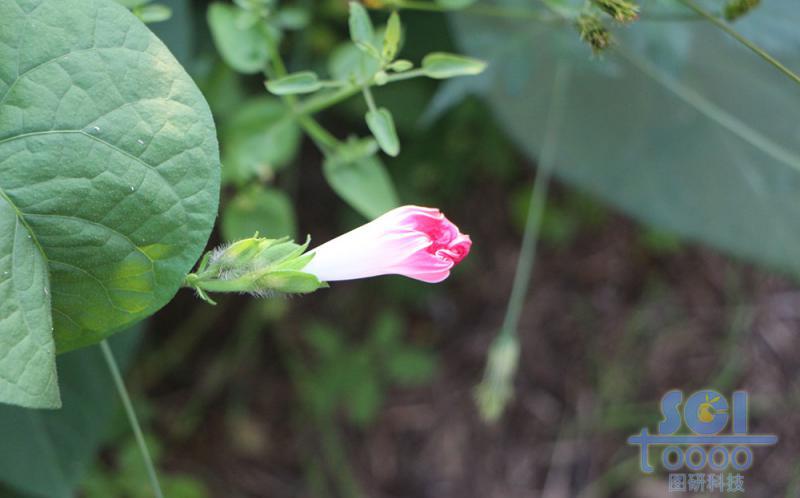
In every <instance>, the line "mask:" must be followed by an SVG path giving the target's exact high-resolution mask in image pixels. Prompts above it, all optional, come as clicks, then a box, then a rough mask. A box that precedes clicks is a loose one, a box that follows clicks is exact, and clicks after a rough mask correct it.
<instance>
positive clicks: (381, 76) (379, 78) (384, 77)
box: [374, 71, 389, 86]
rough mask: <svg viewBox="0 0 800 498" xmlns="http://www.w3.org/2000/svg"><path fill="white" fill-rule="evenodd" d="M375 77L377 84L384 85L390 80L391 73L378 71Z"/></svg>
mask: <svg viewBox="0 0 800 498" xmlns="http://www.w3.org/2000/svg"><path fill="white" fill-rule="evenodd" d="M374 79H375V84H376V85H378V86H383V85H385V84H386V83H388V82H389V75H388V74H386V71H378V72H377V73H375V76H374Z"/></svg>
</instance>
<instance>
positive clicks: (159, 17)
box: [133, 4, 172, 24]
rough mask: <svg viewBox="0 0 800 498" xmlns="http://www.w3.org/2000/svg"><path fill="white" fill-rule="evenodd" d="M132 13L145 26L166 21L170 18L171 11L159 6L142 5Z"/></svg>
mask: <svg viewBox="0 0 800 498" xmlns="http://www.w3.org/2000/svg"><path fill="white" fill-rule="evenodd" d="M133 13H134V15H135V16H136V17H138V18H139V19H141V21H142V22H143V23H145V24H149V23H156V22H164V21H168V20H169V18H170V17H172V9H170V8H169V7H167V6H166V5H161V4H153V5H144V6H142V7H138V8H136V9H133Z"/></svg>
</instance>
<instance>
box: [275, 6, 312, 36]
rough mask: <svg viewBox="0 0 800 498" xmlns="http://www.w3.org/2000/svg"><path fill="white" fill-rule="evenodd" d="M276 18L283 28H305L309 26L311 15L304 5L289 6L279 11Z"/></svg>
mask: <svg viewBox="0 0 800 498" xmlns="http://www.w3.org/2000/svg"><path fill="white" fill-rule="evenodd" d="M276 20H277V21H278V24H279V25H280V27H282V28H283V29H291V30H294V29H303V28H305V27H306V26H308V23H309V21H310V20H311V16H310V14H309V12H308V10H306V9H304V8H302V7H293V6H287V7H283V8H282V9H281V10H279V11H278V14H277V15H276Z"/></svg>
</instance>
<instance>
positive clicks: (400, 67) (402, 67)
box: [386, 59, 414, 73]
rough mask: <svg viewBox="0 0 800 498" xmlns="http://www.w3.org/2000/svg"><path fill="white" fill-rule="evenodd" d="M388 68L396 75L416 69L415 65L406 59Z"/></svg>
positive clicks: (393, 63)
mask: <svg viewBox="0 0 800 498" xmlns="http://www.w3.org/2000/svg"><path fill="white" fill-rule="evenodd" d="M386 67H387V69H391V70H392V71H394V72H396V73H402V72H404V71H408V70H409V69H411V68H412V67H414V63H413V62H411V61H409V60H406V59H398V60H396V61H394V62H392V63H391V64H389V65H388V66H386Z"/></svg>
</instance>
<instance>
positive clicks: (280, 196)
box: [222, 185, 296, 241]
mask: <svg viewBox="0 0 800 498" xmlns="http://www.w3.org/2000/svg"><path fill="white" fill-rule="evenodd" d="M295 225H296V223H295V216H294V209H293V208H292V203H291V201H290V200H289V197H288V196H287V195H286V194H285V193H283V192H281V191H280V190H276V189H268V188H264V187H261V186H259V185H256V186H253V187H252V188H249V189H245V190H242V191H240V192H239V193H238V194H237V195H236V197H234V198H233V199H232V200H231V201H230V202H229V203H228V205H227V207H226V209H225V210H224V211H223V212H222V236H223V237H224V238H225V240H229V241H233V240H239V239H244V238H247V237H252V236H253V234H254V233H256V232H258V233H259V234H261V235H263V236H265V237H268V238H278V237H283V236H287V235H288V236H290V237H292V238H294V235H295V230H296V228H295Z"/></svg>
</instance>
